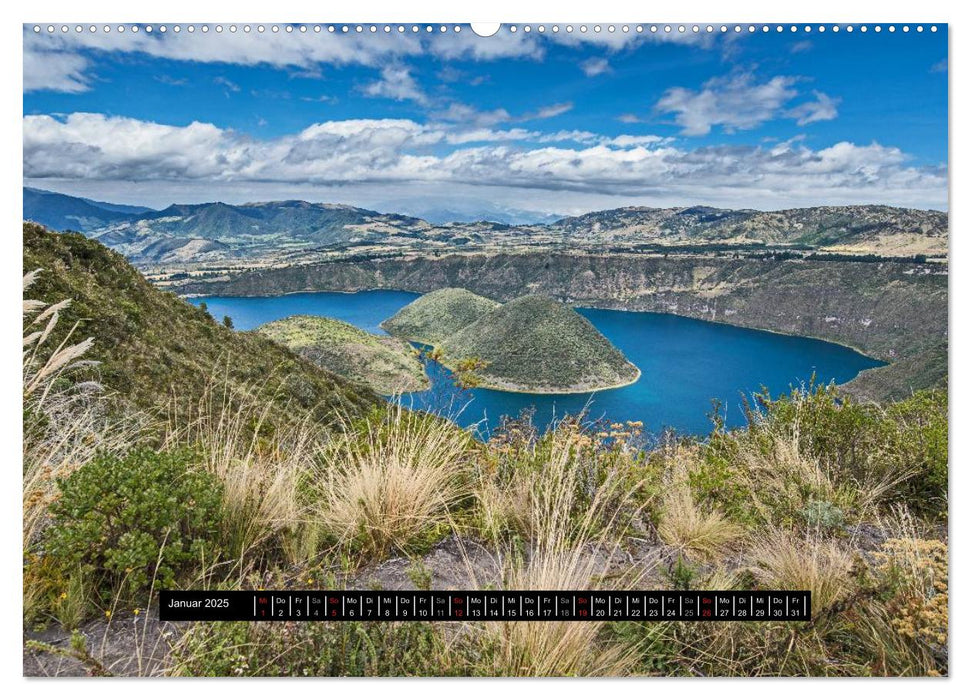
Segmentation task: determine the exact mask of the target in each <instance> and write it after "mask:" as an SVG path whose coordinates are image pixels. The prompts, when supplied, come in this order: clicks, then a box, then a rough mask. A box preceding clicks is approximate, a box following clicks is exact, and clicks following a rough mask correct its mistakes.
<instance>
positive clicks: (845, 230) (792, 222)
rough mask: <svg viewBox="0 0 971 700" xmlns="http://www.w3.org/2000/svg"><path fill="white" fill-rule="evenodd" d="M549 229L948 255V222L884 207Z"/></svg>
mask: <svg viewBox="0 0 971 700" xmlns="http://www.w3.org/2000/svg"><path fill="white" fill-rule="evenodd" d="M549 228H550V229H553V230H558V231H560V232H561V233H562V234H563V236H564V238H565V239H567V240H572V241H586V242H589V243H598V242H599V243H603V242H608V241H613V242H628V243H630V242H638V243H656V244H660V245H684V244H687V245H692V244H695V245H698V244H713V243H719V244H726V245H747V244H756V245H797V246H798V245H801V246H806V247H810V248H830V249H834V250H839V251H845V252H856V253H875V254H878V255H888V256H909V255H915V254H917V253H924V254H934V255H946V254H947V235H948V217H947V214H946V213H945V212H940V211H933V210H922V209H902V208H899V207H887V206H881V205H855V206H821V207H807V208H803V209H783V210H779V211H756V210H754V209H716V208H713V207H673V208H668V209H656V208H650V207H624V208H621V209H610V210H607V211H597V212H590V213H589V214H583V215H582V216H574V217H569V218H566V219H561V220H559V221H557V222H555V223H554V224H552V225H550V227H549Z"/></svg>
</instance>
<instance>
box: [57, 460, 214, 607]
mask: <svg viewBox="0 0 971 700" xmlns="http://www.w3.org/2000/svg"><path fill="white" fill-rule="evenodd" d="M194 461H195V460H194V457H193V455H192V454H191V453H189V452H185V451H172V452H154V451H152V450H147V449H139V450H135V451H133V452H130V453H129V454H128V455H127V456H125V457H123V458H119V457H115V456H109V455H101V456H98V457H96V458H95V459H94V460H92V461H91V462H88V463H87V464H85V465H83V466H82V467H80V468H79V469H78V470H76V471H75V472H74V473H72V474H71V475H70V476H69V477H67V478H66V479H62V480H59V481H58V486H59V488H60V492H61V493H60V498H59V499H58V500H57V501H56V502H55V503H54V504H53V506H52V507H51V514H52V516H53V519H54V520H53V524H52V526H51V528H50V531H49V534H48V541H47V545H48V550H49V551H50V553H51V554H52V555H53V556H55V557H57V558H58V559H59V560H60V562H61V563H62V565H63V566H65V567H66V568H69V569H70V570H77V569H78V568H79V567H80V568H81V570H83V571H84V573H85V574H87V575H90V576H91V578H92V579H94V580H96V581H99V582H100V583H101V585H102V586H104V585H106V586H107V587H108V590H112V589H114V588H116V587H117V586H119V585H121V584H122V583H124V584H125V586H127V589H128V592H131V593H133V592H135V591H137V590H139V589H142V588H144V587H145V586H147V584H148V583H149V582H150V581H152V580H153V579H157V586H158V587H170V586H173V585H174V584H175V582H176V580H177V577H178V576H179V575H181V574H183V573H185V572H187V571H188V569H189V568H190V567H191V566H192V565H193V564H195V563H197V562H199V561H201V559H202V557H203V556H205V557H206V558H207V559H208V560H210V561H214V557H213V555H214V549H215V546H214V541H215V537H216V533H217V532H218V526H219V511H220V502H221V500H220V497H221V491H220V486H219V484H218V482H217V481H216V480H215V478H214V477H213V476H211V475H210V474H208V473H206V472H204V471H201V470H199V469H197V468H195V466H194Z"/></svg>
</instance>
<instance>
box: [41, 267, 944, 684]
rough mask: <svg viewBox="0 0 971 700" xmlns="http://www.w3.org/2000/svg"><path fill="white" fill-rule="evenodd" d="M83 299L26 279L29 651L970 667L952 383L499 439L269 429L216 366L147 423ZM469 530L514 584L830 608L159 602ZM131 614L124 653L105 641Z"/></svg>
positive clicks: (433, 429) (190, 668) (616, 664)
mask: <svg viewBox="0 0 971 700" xmlns="http://www.w3.org/2000/svg"><path fill="white" fill-rule="evenodd" d="M41 274H43V273H41ZM33 279H34V276H33V275H29V276H28V279H26V280H25V284H27V283H30V282H32V280H33ZM31 291H33V290H31ZM52 301H53V302H54V303H53V304H52V303H51V302H52ZM64 308H65V304H64V303H63V302H62V301H60V300H57V301H55V300H43V301H26V302H25V305H24V311H25V359H24V415H25V423H26V426H27V428H26V432H25V441H24V469H25V472H24V509H25V528H24V591H25V619H24V624H25V635H26V637H27V642H26V644H27V650H26V652H25V662H31V663H34V662H36V658H37V657H44V656H46V657H50V656H51V655H52V653H56V654H61V655H64V656H67V657H70V659H71V660H72V663H74V664H75V666H74V668H75V671H78V670H80V669H85V670H87V672H89V673H95V674H101V675H105V674H112V673H144V674H146V675H148V674H155V675H157V674H175V675H278V674H285V675H318V674H321V675H455V674H462V675H490V676H493V675H554V676H570V675H630V674H645V675H731V676H738V675H742V676H750V675H939V674H946V673H947V670H948V667H947V662H948V656H947V633H948V628H947V609H948V608H947V596H948V591H947V583H948V581H947V537H946V519H947V398H946V394H945V392H943V391H939V390H937V391H928V392H921V393H918V394H915V395H914V396H912V397H911V398H909V399H907V400H904V401H901V402H897V403H894V404H890V405H888V406H885V407H880V406H877V405H875V404H858V403H855V402H852V401H847V400H843V399H840V398H839V396H838V395H837V393H836V392H835V391H834V390H833V388H831V387H807V388H804V389H799V390H795V391H793V392H792V393H791V394H790V395H787V396H782V397H778V398H770V397H767V396H761V397H758V400H757V401H756V402H755V403H754V404H753V406H752V408H751V411H750V420H749V425H748V426H747V427H746V428H744V429H740V430H734V431H727V430H725V429H723V428H722V427H721V426H720V425H719V424H718V423H717V421H716V423H715V425H714V427H713V430H712V432H711V434H710V435H709V436H708V437H707V439H706V440H703V441H697V440H693V439H690V440H689V439H684V440H679V439H674V438H672V439H669V440H666V441H664V442H663V443H662V444H660V445H658V446H656V447H653V448H650V449H648V448H647V447H645V446H644V445H643V444H642V443H643V441H642V438H641V436H640V435H639V433H638V430H639V426H637V425H633V424H629V425H621V424H615V425H608V426H587V425H584V424H582V423H581V422H580V421H578V420H568V421H563V422H561V423H560V424H559V425H557V426H555V427H554V428H553V429H551V430H549V431H547V432H541V431H538V430H537V429H536V427H535V426H533V425H532V424H531V423H530V421H529V420H528V419H526V418H524V419H521V420H511V421H508V422H507V424H506V425H505V426H504V428H503V429H502V430H499V431H497V432H496V434H495V435H494V436H493V437H492V438H491V440H490V441H489V442H488V443H481V442H478V441H476V440H473V439H472V438H471V437H470V436H469V435H468V434H467V433H466V432H464V431H462V430H460V429H458V428H457V427H455V426H454V425H453V424H451V423H449V422H447V421H443V420H440V419H437V418H434V417H431V416H427V415H422V414H418V413H412V412H407V411H404V410H402V409H401V408H400V407H396V406H383V407H377V408H375V409H373V410H371V411H359V412H357V413H354V414H351V413H345V414H343V415H341V416H340V417H336V416H335V420H334V421H332V425H333V426H335V427H333V428H331V429H330V430H327V431H321V430H319V429H317V428H315V427H314V424H313V423H311V422H310V421H309V420H308V421H306V422H305V423H303V424H302V425H293V426H291V427H290V428H288V429H285V430H284V429H280V430H277V431H275V432H274V433H273V435H272V436H266V435H264V434H263V433H261V432H260V431H255V434H256V435H257V436H260V437H257V438H254V431H253V430H252V429H251V426H252V425H253V424H254V423H256V424H258V423H259V422H260V420H261V416H262V415H264V414H265V412H266V410H267V409H266V407H265V406H261V405H259V404H258V403H257V402H252V401H250V402H249V403H247V402H246V401H244V400H243V399H242V398H240V397H238V396H237V397H234V398H230V397H229V396H228V395H227V394H226V393H224V392H225V391H231V390H225V387H223V388H222V389H220V388H219V387H218V382H219V378H218V377H217V378H215V379H214V380H213V381H214V389H213V390H211V392H210V393H211V394H213V395H214V396H221V397H223V400H221V401H217V400H212V401H208V402H202V403H200V404H199V405H198V407H197V410H196V412H195V413H194V414H193V415H191V416H186V415H184V414H182V415H181V417H180V419H179V421H174V420H171V419H170V420H163V421H161V423H162V425H160V426H156V429H145V430H141V431H139V430H135V429H132V428H131V423H130V422H116V421H115V420H113V419H112V411H111V406H110V405H109V404H108V402H107V401H106V398H105V396H104V395H103V393H102V392H99V391H98V388H97V387H95V386H92V385H91V384H90V383H89V381H88V380H87V379H86V378H85V377H86V374H87V373H88V372H90V371H91V367H90V366H89V364H88V362H89V360H90V359H91V357H94V356H95V355H94V351H93V347H97V345H93V344H92V342H90V341H87V340H81V341H79V342H72V340H73V337H71V336H68V337H67V339H66V340H65V341H64V342H62V343H58V344H57V345H53V344H52V341H51V339H52V338H53V337H54V333H53V331H54V329H55V328H57V327H58V326H59V325H60V323H61V321H62V320H63V319H62V317H61V312H62V311H63V309H64ZM159 431H161V432H162V439H161V442H159V438H158V432H159ZM172 488H177V489H179V491H178V492H177V493H173V492H172V490H171V489H172ZM446 538H448V539H450V540H452V541H458V542H461V543H463V546H464V547H466V548H468V549H470V550H471V548H473V547H476V548H480V549H482V548H484V549H486V550H488V551H489V552H492V553H493V554H494V559H495V561H496V562H497V575H498V577H499V583H500V584H501V585H503V586H507V587H511V588H537V589H557V588H585V587H603V586H604V585H607V584H606V582H608V581H609V586H610V587H612V588H623V587H631V588H634V587H638V588H646V587H655V588H656V587H692V588H712V589H726V588H752V587H771V588H799V589H802V588H808V589H810V590H811V591H812V592H813V600H814V608H815V610H814V613H815V615H814V620H813V621H812V622H811V623H783V622H779V623H760V624H746V623H710V624H709V623H690V624H689V623H643V624H634V623H622V624H611V623H607V622H604V623H586V622H585V623H559V622H536V623H527V622H519V623H478V624H474V623H469V624H462V625H445V624H438V625H436V624H428V623H425V624H422V623H408V624H382V623H375V624H367V623H362V624H345V623H339V624H337V623H309V624H300V625H296V624H281V625H277V624H273V625H260V624H250V623H199V624H191V625H184V626H179V627H174V626H173V627H169V628H163V627H159V626H157V625H156V626H155V627H152V626H151V621H150V619H149V616H148V615H147V614H146V612H147V611H150V610H151V609H152V605H153V604H154V591H155V590H157V589H158V588H159V587H161V586H169V585H178V586H202V587H213V588H226V587H256V586H261V585H262V586H274V587H276V586H280V587H287V586H293V587H306V586H307V585H320V586H321V587H326V586H327V585H329V584H332V585H337V584H338V582H348V581H351V582H353V581H354V580H355V579H354V576H355V575H356V573H357V572H359V571H362V570H364V569H365V568H367V567H368V566H369V565H372V564H375V563H380V562H384V561H387V559H388V557H389V556H392V555H395V556H401V555H405V556H408V557H411V558H412V559H413V560H414V561H416V562H419V563H420V562H422V561H426V560H427V561H431V560H432V559H431V558H428V559H426V560H423V559H422V557H423V555H425V554H426V553H429V552H434V551H435V550H436V547H438V546H439V545H438V543H439V542H441V541H443V540H445V539H446ZM467 564H468V570H467V572H466V573H467V581H468V582H469V585H470V586H477V585H484V584H485V582H484V581H483V572H482V571H481V570H479V569H477V568H476V567H475V566H474V564H473V557H472V556H471V555H470V556H469V558H468V559H467ZM434 573H435V572H431V574H432V575H434ZM98 625H100V627H95V626H98ZM44 627H63V628H64V630H66V631H72V630H77V632H74V633H73V634H72V637H71V642H70V644H69V645H68V646H59V645H57V644H52V643H48V642H44V641H42V640H34V637H35V636H36V635H37V632H35V630H37V629H42V628H44ZM95 629H98V630H101V629H103V630H104V631H103V634H102V635H101V639H102V643H101V644H100V645H99V643H98V641H97V639H96V635H95V634H94V632H93V630H95ZM131 629H134V630H135V633H134V634H133V635H131V637H130V639H131V640H132V643H131V644H126V645H125V646H124V647H123V651H122V652H120V653H121V655H122V656H123V657H124V658H125V659H127V661H128V663H127V664H126V663H124V662H122V661H121V660H120V658H121V657H119V655H118V654H119V652H117V650H116V652H115V655H114V656H112V655H111V654H109V653H107V652H105V651H104V650H105V649H106V648H110V645H108V647H106V646H105V644H104V640H110V639H111V638H112V635H115V634H119V635H121V634H126V633H129V634H130V630H131ZM126 630H127V632H126ZM150 630H153V631H152V632H151V633H150ZM125 639H126V640H128V639H129V637H125ZM144 647H151V648H152V649H153V650H158V649H161V651H158V653H153V654H151V655H150V654H149V653H148V651H145V650H144ZM133 657H136V658H138V659H139V663H138V664H135V665H134V666H133V665H132V663H131V659H132V658H133ZM148 658H152V659H154V660H155V661H154V662H153V663H143V660H144V659H148ZM32 659H34V661H31V660H32Z"/></svg>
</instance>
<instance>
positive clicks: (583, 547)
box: [469, 424, 637, 676]
mask: <svg viewBox="0 0 971 700" xmlns="http://www.w3.org/2000/svg"><path fill="white" fill-rule="evenodd" d="M550 439H551V442H550V443H549V444H548V445H544V446H543V448H542V449H547V448H548V452H544V453H543V455H542V457H543V462H544V464H543V466H544V468H543V470H541V471H539V472H536V473H533V472H526V473H525V475H524V476H523V477H521V478H522V479H523V480H524V481H523V482H522V483H519V484H518V485H515V486H514V492H516V493H519V494H520V495H519V496H517V501H518V502H519V503H520V504H522V505H521V507H524V508H526V509H527V510H526V512H525V513H519V514H518V515H517V516H516V517H517V518H518V520H520V521H521V522H522V523H523V524H524V526H525V529H526V531H527V532H528V533H529V536H530V543H529V545H528V552H527V553H526V555H525V556H520V555H517V554H515V553H511V554H510V555H509V556H506V557H505V558H504V559H503V567H502V569H503V572H502V573H503V588H505V589H508V590H545V591H555V590H586V589H596V588H598V587H599V586H600V585H601V582H602V581H604V580H606V579H607V578H608V577H610V575H611V571H610V562H611V558H612V557H613V556H614V555H615V554H617V553H618V552H619V550H620V543H621V540H622V537H623V535H622V534H621V532H622V530H623V525H624V523H623V522H622V519H624V518H626V517H633V512H624V511H623V510H622V509H621V506H622V505H624V504H626V505H628V506H629V505H630V504H629V501H628V500H627V498H625V496H629V495H630V493H629V491H627V490H626V489H624V488H623V487H622V486H621V484H620V482H619V480H618V479H617V475H616V473H612V474H607V475H606V477H605V480H604V481H602V482H601V483H599V484H598V483H596V482H595V481H593V479H592V478H591V476H592V475H593V474H595V473H596V472H597V469H596V464H595V463H594V461H593V460H594V459H595V456H596V455H595V452H594V451H592V450H590V449H589V447H590V445H589V439H588V438H587V437H586V436H585V435H584V434H583V433H582V431H580V430H579V429H578V428H577V427H576V426H575V425H571V424H563V425H560V426H559V427H558V428H557V429H556V430H555V432H554V433H553V435H552V437H551V438H550ZM525 449H527V450H537V449H541V448H540V447H539V446H537V445H536V444H535V443H534V444H532V445H531V446H528V447H526V448H525ZM481 500H482V496H481V493H480V501H481ZM469 573H470V577H471V578H472V580H473V581H474V580H475V572H474V571H472V570H470V572H469ZM635 580H636V575H635V574H634V573H633V572H631V573H629V574H628V575H627V576H626V577H614V578H613V580H611V587H612V588H623V587H624V586H633V585H634V582H635ZM471 632H472V638H473V639H474V640H475V641H476V643H477V645H478V646H479V647H480V648H481V649H484V650H486V657H487V659H488V660H487V662H486V668H485V669H484V670H485V672H486V673H489V674H490V675H497V676H620V675H626V674H628V673H629V672H630V671H631V669H632V668H633V667H634V665H635V664H636V661H637V655H636V653H635V650H634V648H633V647H632V646H631V645H628V644H625V643H607V642H606V641H605V640H604V632H605V625H604V623H601V622H594V621H590V622H502V623H483V624H481V625H477V626H475V627H473V628H472V629H471Z"/></svg>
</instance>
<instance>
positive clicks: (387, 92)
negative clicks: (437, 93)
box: [361, 66, 428, 104]
mask: <svg viewBox="0 0 971 700" xmlns="http://www.w3.org/2000/svg"><path fill="white" fill-rule="evenodd" d="M361 92H363V93H364V94H365V95H367V96H368V97H386V98H388V99H391V100H396V101H399V102H402V101H404V100H412V101H414V102H417V103H418V104H427V102H428V97H427V96H426V95H425V93H424V92H423V91H422V89H421V88H420V87H419V86H418V83H417V82H415V79H414V78H413V77H412V76H411V71H410V70H409V69H408V68H405V67H404V66H386V67H384V68H382V69H381V79H380V80H378V81H376V82H373V83H368V84H367V85H365V86H364V87H363V88H362V90H361Z"/></svg>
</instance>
